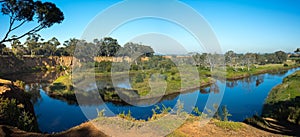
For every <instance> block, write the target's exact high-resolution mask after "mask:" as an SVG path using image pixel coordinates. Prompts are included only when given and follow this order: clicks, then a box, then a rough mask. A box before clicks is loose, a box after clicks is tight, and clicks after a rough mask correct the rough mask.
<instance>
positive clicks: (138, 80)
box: [135, 73, 144, 83]
mask: <svg viewBox="0 0 300 137" xmlns="http://www.w3.org/2000/svg"><path fill="white" fill-rule="evenodd" d="M135 82H136V83H142V82H144V76H143V75H142V74H141V73H139V74H138V75H137V76H136V79H135Z"/></svg>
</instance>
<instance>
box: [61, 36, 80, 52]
mask: <svg viewBox="0 0 300 137" xmlns="http://www.w3.org/2000/svg"><path fill="white" fill-rule="evenodd" d="M79 41H80V40H78V39H75V38H71V39H69V40H66V41H65V42H64V44H63V45H64V46H65V49H64V54H63V55H65V56H73V55H74V52H75V48H76V45H77V44H78V43H79Z"/></svg>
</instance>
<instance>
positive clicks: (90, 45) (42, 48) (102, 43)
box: [0, 35, 154, 57]
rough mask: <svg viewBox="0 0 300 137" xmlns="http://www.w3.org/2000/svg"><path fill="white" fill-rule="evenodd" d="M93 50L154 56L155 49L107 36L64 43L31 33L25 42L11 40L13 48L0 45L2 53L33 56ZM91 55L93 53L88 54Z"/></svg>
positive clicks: (113, 53) (99, 52) (126, 54)
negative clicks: (120, 42)
mask: <svg viewBox="0 0 300 137" xmlns="http://www.w3.org/2000/svg"><path fill="white" fill-rule="evenodd" d="M81 52H83V53H86V52H93V53H92V55H93V56H106V57H112V56H129V57H131V56H133V55H135V53H139V54H141V55H144V56H148V57H149V56H152V55H153V54H154V51H153V49H152V48H151V47H150V46H146V45H142V44H136V43H131V42H129V43H126V44H125V45H124V46H123V47H121V46H120V45H119V44H118V41H117V40H116V39H113V38H111V37H105V38H103V39H100V40H98V39H94V41H93V42H87V41H85V40H79V39H75V38H71V39H69V40H67V41H64V42H63V43H61V42H59V41H58V39H57V38H55V37H53V38H52V39H50V40H48V41H45V40H44V39H42V38H41V36H40V35H30V36H29V37H28V38H27V39H26V41H25V42H24V43H21V42H20V41H19V40H13V41H12V42H11V48H8V47H7V46H6V45H3V44H1V45H0V55H15V56H23V55H32V56H38V55H42V56H74V53H78V54H80V53H81ZM88 55H91V54H88Z"/></svg>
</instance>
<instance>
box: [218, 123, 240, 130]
mask: <svg viewBox="0 0 300 137" xmlns="http://www.w3.org/2000/svg"><path fill="white" fill-rule="evenodd" d="M214 124H215V125H216V126H218V127H220V128H223V129H227V130H234V131H237V130H240V129H242V128H244V126H243V124H242V123H240V122H232V121H216V122H214Z"/></svg>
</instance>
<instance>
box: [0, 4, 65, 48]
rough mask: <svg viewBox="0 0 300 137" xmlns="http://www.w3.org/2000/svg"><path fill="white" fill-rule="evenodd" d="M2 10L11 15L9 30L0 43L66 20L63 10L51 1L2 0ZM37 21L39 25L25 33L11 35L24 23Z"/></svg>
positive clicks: (3, 12)
mask: <svg viewBox="0 0 300 137" xmlns="http://www.w3.org/2000/svg"><path fill="white" fill-rule="evenodd" d="M0 4H1V12H2V14H4V15H7V16H9V25H8V30H7V32H6V33H5V34H4V36H3V37H2V39H1V40H0V44H3V43H4V42H10V41H13V40H17V39H20V38H23V37H24V36H26V35H32V34H34V33H36V32H38V31H40V30H42V29H44V28H49V27H51V26H52V25H53V24H55V23H61V22H62V21H63V20H64V14H63V12H62V11H61V10H60V9H59V8H57V7H56V5H55V4H53V3H51V2H44V3H43V2H41V1H36V2H34V1H33V0H2V1H0ZM33 21H37V25H36V26H35V27H33V28H32V29H30V30H28V31H25V32H23V34H21V35H18V36H14V37H10V35H11V34H12V33H13V32H14V31H15V30H16V29H19V28H21V27H22V26H23V25H24V24H26V23H29V22H33Z"/></svg>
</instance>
